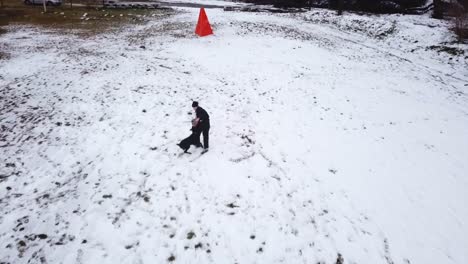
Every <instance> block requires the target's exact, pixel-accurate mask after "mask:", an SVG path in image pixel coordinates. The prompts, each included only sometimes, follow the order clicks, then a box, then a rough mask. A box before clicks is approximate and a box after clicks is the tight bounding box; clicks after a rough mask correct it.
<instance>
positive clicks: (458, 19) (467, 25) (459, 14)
mask: <svg viewBox="0 0 468 264" xmlns="http://www.w3.org/2000/svg"><path fill="white" fill-rule="evenodd" d="M449 14H450V16H453V18H454V27H453V30H454V32H455V34H457V36H458V41H460V42H463V40H464V39H465V38H468V34H467V32H468V14H467V10H466V9H465V7H464V6H463V5H462V4H460V3H459V2H458V1H454V0H452V1H451V3H450V13H449Z"/></svg>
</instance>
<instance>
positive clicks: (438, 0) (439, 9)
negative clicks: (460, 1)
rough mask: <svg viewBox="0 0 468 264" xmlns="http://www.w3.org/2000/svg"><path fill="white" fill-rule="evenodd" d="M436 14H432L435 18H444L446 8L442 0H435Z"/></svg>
mask: <svg viewBox="0 0 468 264" xmlns="http://www.w3.org/2000/svg"><path fill="white" fill-rule="evenodd" d="M433 3H434V12H433V13H432V17H433V18H439V19H440V18H443V17H444V7H443V3H442V0H434V2H433Z"/></svg>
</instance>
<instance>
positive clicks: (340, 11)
mask: <svg viewBox="0 0 468 264" xmlns="http://www.w3.org/2000/svg"><path fill="white" fill-rule="evenodd" d="M343 7H344V0H338V15H339V16H341V15H342V14H343Z"/></svg>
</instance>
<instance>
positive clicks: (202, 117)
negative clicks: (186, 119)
mask: <svg viewBox="0 0 468 264" xmlns="http://www.w3.org/2000/svg"><path fill="white" fill-rule="evenodd" d="M192 108H193V110H194V111H195V114H196V116H197V118H196V120H197V123H198V125H197V127H198V129H197V131H198V137H197V138H198V140H200V134H202V133H203V148H204V149H205V151H208V148H209V142H208V139H209V131H210V116H209V115H208V113H207V112H206V111H205V109H203V108H201V107H200V106H198V102H196V101H195V102H193V103H192Z"/></svg>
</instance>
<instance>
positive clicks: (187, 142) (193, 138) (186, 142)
mask: <svg viewBox="0 0 468 264" xmlns="http://www.w3.org/2000/svg"><path fill="white" fill-rule="evenodd" d="M191 130H192V134H191V135H190V136H188V137H187V138H186V139H183V140H182V141H180V143H179V144H177V146H179V147H180V148H181V149H183V150H184V153H190V152H188V149H189V148H190V146H191V145H194V146H196V147H202V144H201V143H200V135H199V133H200V131H199V130H200V127H199V126H198V124H197V123H196V122H195V121H194V120H192V129H191Z"/></svg>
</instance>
